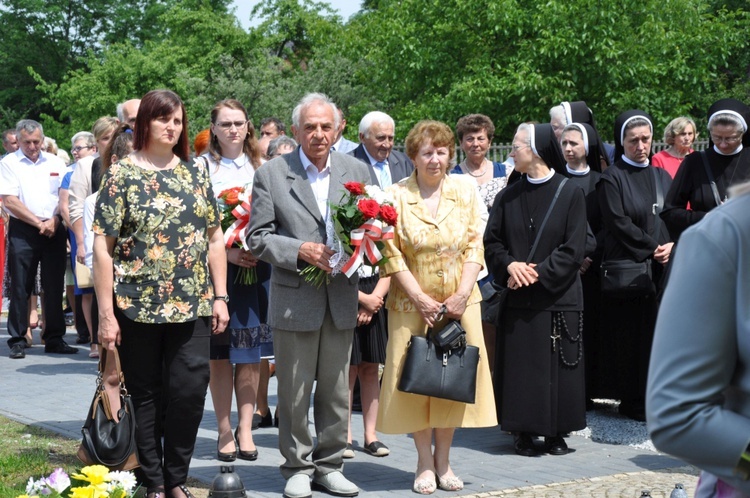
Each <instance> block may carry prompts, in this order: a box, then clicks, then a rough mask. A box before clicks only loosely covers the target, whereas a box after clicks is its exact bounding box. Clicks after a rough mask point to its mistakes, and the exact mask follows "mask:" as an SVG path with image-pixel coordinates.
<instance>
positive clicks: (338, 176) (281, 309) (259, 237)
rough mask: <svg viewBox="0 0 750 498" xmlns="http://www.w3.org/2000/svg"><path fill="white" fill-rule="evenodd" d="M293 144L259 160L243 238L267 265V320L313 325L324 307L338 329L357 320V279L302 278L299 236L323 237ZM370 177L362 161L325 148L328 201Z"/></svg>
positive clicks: (296, 327) (295, 327) (282, 325)
mask: <svg viewBox="0 0 750 498" xmlns="http://www.w3.org/2000/svg"><path fill="white" fill-rule="evenodd" d="M299 150H300V149H299V147H298V148H297V149H295V150H294V151H293V152H290V153H289V154H284V155H283V156H280V157H277V158H275V159H272V160H271V161H268V162H267V163H265V164H263V166H261V167H260V168H259V169H258V170H257V171H256V172H255V179H254V180H253V197H252V211H251V213H252V214H251V215H250V226H249V230H248V233H249V235H248V244H249V246H250V250H251V251H252V253H253V254H254V255H255V256H256V257H258V258H259V259H261V260H262V261H266V262H267V263H270V264H271V265H272V266H273V272H272V273H271V290H270V303H269V325H270V326H271V327H275V328H279V329H282V330H291V331H310V330H318V329H320V328H321V326H322V324H323V318H324V317H325V313H326V309H330V311H331V317H332V318H333V322H334V324H335V326H336V328H338V329H351V328H354V326H355V325H356V322H357V282H358V277H357V276H356V275H353V276H352V278H351V279H349V278H347V277H346V276H345V275H344V274H338V275H336V276H335V277H332V278H331V282H330V283H329V284H327V285H322V286H321V287H320V288H317V287H315V286H314V285H311V284H309V283H307V282H305V280H304V277H303V276H302V275H300V271H301V270H302V269H304V268H305V267H306V266H308V265H307V263H306V262H304V261H303V260H301V259H298V255H299V248H300V246H301V245H302V243H303V242H317V243H322V244H325V243H326V227H325V221H324V220H323V217H322V216H321V214H320V211H319V210H318V205H317V203H316V201H315V195H314V194H313V191H312V188H311V187H310V182H309V181H308V179H307V172H306V171H305V169H304V168H303V166H302V161H301V159H300V156H299V154H300V152H299ZM350 181H357V182H362V183H368V184H369V183H370V176H369V174H368V173H367V169H366V168H365V167H364V165H363V164H362V163H361V162H360V161H357V160H355V159H353V158H351V157H349V156H347V155H345V154H339V153H338V152H332V153H331V178H330V187H329V191H328V201H329V202H331V203H338V202H339V200H340V199H341V198H342V196H343V195H344V193H345V192H346V190H345V189H344V183H346V182H350Z"/></svg>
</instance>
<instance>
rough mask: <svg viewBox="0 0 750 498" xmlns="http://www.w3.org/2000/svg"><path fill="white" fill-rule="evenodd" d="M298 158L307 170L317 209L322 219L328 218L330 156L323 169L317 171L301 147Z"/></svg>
mask: <svg viewBox="0 0 750 498" xmlns="http://www.w3.org/2000/svg"><path fill="white" fill-rule="evenodd" d="M299 158H300V160H301V161H302V167H303V168H305V171H306V172H307V180H308V181H309V182H310V187H312V191H313V194H314V195H315V201H316V203H317V204H318V210H319V211H320V215H321V216H322V217H323V220H327V219H328V187H329V185H330V184H331V156H330V154H329V155H328V157H327V158H326V166H325V168H323V171H318V167H317V166H315V165H314V164H313V163H312V161H310V160H309V159H308V158H307V156H306V155H305V153H304V152H303V151H302V147H300V148H299Z"/></svg>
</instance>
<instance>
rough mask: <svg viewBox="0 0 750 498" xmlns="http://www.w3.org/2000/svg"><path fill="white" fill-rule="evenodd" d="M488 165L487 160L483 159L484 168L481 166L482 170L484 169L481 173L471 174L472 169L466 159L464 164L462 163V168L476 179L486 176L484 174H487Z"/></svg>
mask: <svg viewBox="0 0 750 498" xmlns="http://www.w3.org/2000/svg"><path fill="white" fill-rule="evenodd" d="M486 163H487V159H483V160H482V166H480V168H481V169H482V171H480V172H479V173H472V172H471V169H470V168H469V165H468V163H467V161H466V159H464V161H463V163H461V166H462V168H463V170H464V171H466V172H467V173H468V174H470V175H471V176H473V177H474V178H480V177H482V176H484V174H485V173H486V172H487V166H486Z"/></svg>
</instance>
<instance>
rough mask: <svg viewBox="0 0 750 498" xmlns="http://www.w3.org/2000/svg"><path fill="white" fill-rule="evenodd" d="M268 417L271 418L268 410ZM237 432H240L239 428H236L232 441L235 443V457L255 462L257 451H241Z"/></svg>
mask: <svg viewBox="0 0 750 498" xmlns="http://www.w3.org/2000/svg"><path fill="white" fill-rule="evenodd" d="M268 416H269V417H271V410H268ZM239 431H240V428H239V427H237V428H236V429H235V430H234V441H235V444H236V445H237V456H238V457H239V458H240V459H241V460H248V461H250V462H252V461H255V460H257V459H258V450H257V449H255V450H253V451H243V450H242V447H241V446H240V438H239V436H238V433H239Z"/></svg>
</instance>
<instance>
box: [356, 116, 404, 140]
mask: <svg viewBox="0 0 750 498" xmlns="http://www.w3.org/2000/svg"><path fill="white" fill-rule="evenodd" d="M375 123H387V124H389V125H391V127H392V128H393V130H394V131H395V130H396V122H395V121H393V118H392V117H390V116H389V115H388V114H386V113H384V112H381V111H372V112H368V113H367V114H365V115H364V116H363V117H362V120H361V121H360V122H359V133H360V135H364V136H365V138H370V128H372V125H373V124H375Z"/></svg>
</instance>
